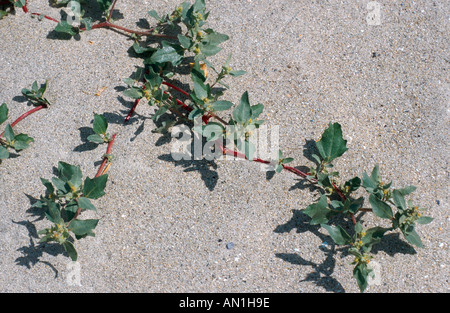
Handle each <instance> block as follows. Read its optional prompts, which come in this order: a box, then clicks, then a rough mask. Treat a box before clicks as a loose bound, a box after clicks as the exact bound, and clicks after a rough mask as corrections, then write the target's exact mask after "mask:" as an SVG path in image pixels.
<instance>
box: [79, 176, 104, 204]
mask: <svg viewBox="0 0 450 313" xmlns="http://www.w3.org/2000/svg"><path fill="white" fill-rule="evenodd" d="M107 181H108V175H107V174H105V175H102V176H99V177H95V178H94V179H90V178H89V177H86V179H85V180H84V185H83V196H84V197H86V198H89V199H98V198H100V197H102V196H103V195H104V194H105V192H104V190H105V187H106V182H107Z"/></svg>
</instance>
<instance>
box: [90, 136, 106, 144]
mask: <svg viewBox="0 0 450 313" xmlns="http://www.w3.org/2000/svg"><path fill="white" fill-rule="evenodd" d="M87 140H88V141H90V142H93V143H104V142H105V139H104V138H103V137H102V136H100V135H97V134H92V135H89V136H88V137H87Z"/></svg>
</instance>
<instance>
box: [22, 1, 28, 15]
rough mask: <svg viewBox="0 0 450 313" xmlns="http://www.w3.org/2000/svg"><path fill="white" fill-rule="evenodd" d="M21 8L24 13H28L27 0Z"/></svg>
mask: <svg viewBox="0 0 450 313" xmlns="http://www.w3.org/2000/svg"><path fill="white" fill-rule="evenodd" d="M22 10H23V11H24V12H25V13H28V8H27V0H25V5H24V6H23V7H22Z"/></svg>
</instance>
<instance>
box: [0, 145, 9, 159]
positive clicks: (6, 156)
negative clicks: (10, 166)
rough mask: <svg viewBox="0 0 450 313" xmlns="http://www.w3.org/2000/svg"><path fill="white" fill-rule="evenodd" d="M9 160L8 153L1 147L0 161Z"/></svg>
mask: <svg viewBox="0 0 450 313" xmlns="http://www.w3.org/2000/svg"><path fill="white" fill-rule="evenodd" d="M7 158H9V151H8V149H6V148H5V147H3V146H0V160H5V159H7Z"/></svg>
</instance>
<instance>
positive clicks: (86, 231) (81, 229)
mask: <svg viewBox="0 0 450 313" xmlns="http://www.w3.org/2000/svg"><path fill="white" fill-rule="evenodd" d="M97 224H98V220H95V219H90V220H73V221H72V222H70V224H69V227H68V228H69V230H70V231H72V232H73V233H74V234H75V235H77V236H84V235H88V236H93V235H94V233H93V232H92V230H93V229H94V228H95V227H96V226H97Z"/></svg>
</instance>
